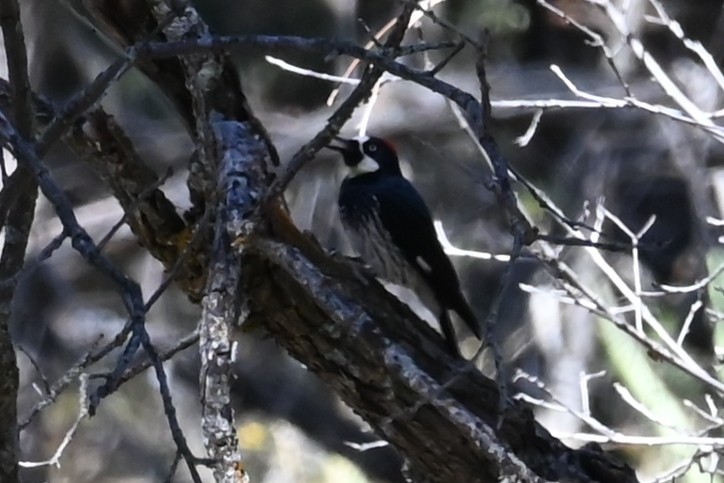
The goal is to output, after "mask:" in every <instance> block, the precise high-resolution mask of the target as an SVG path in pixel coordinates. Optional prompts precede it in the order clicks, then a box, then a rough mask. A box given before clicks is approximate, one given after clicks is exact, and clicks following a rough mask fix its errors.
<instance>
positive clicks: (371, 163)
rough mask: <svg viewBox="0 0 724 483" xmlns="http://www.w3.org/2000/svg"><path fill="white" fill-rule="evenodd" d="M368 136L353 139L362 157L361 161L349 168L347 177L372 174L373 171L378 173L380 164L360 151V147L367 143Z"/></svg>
mask: <svg viewBox="0 0 724 483" xmlns="http://www.w3.org/2000/svg"><path fill="white" fill-rule="evenodd" d="M369 139H370V138H369V136H357V137H355V138H354V140H355V141H357V146H359V151H360V154H361V155H362V160H361V161H360V162H359V163H357V164H356V165H354V166H349V167H348V169H349V176H350V177H354V176H359V175H361V174H367V173H374V172H375V171H379V169H380V164H379V163H378V162H377V161H375V160H374V159H372V158H371V157H369V156H368V155H367V154H365V152H364V151H363V150H362V146H363V145H364V144H365V143H366V142H367V141H369Z"/></svg>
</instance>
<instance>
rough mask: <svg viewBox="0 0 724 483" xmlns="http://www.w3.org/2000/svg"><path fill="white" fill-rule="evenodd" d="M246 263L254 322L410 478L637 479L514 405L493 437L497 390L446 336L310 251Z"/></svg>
mask: <svg viewBox="0 0 724 483" xmlns="http://www.w3.org/2000/svg"><path fill="white" fill-rule="evenodd" d="M287 232H288V233H292V232H293V230H291V229H289V230H287ZM244 263H245V264H246V267H247V273H248V275H247V278H246V279H245V281H244V288H245V290H246V291H247V292H248V294H249V298H250V310H251V314H250V322H252V323H254V320H255V319H262V320H263V324H264V326H265V327H266V328H267V329H268V330H269V331H270V332H271V333H272V334H273V335H274V337H275V338H276V340H277V341H278V342H279V343H280V344H281V345H283V346H284V347H285V348H286V349H287V350H288V351H289V352H290V354H292V355H293V356H294V357H296V358H297V359H299V360H300V361H302V362H303V363H304V364H305V366H306V367H308V368H309V369H310V370H311V371H313V372H315V373H316V374H318V375H319V377H321V378H322V379H324V380H325V381H326V382H327V383H328V384H329V385H331V386H332V387H333V388H334V390H335V391H336V392H337V393H338V394H339V395H340V397H341V398H342V399H343V400H344V401H345V402H346V403H347V404H348V405H349V406H350V407H352V408H353V409H354V410H355V411H356V412H357V413H358V414H359V415H360V416H362V417H363V418H364V419H365V420H366V421H367V422H368V423H370V425H371V426H372V427H373V428H374V430H375V432H376V433H377V434H378V435H379V436H380V437H382V438H383V439H385V440H387V441H389V442H390V443H391V444H392V445H393V446H394V447H395V448H396V449H397V450H398V451H400V453H402V455H403V457H404V458H405V459H406V460H407V462H408V466H409V467H410V474H416V475H426V478H427V480H428V481H440V482H443V481H444V482H449V481H469V482H478V481H480V482H483V481H499V480H500V479H501V478H503V477H508V478H512V479H513V481H542V480H554V481H600V482H612V483H613V482H633V481H637V480H636V477H635V475H634V472H633V470H632V469H631V468H630V467H628V466H626V465H625V464H622V463H620V462H618V461H617V460H616V459H615V458H614V457H612V456H610V455H607V454H605V453H603V452H602V451H600V450H599V449H597V448H595V447H589V448H585V449H581V450H577V451H576V450H572V449H570V448H568V447H566V446H565V445H563V444H562V443H561V442H560V441H558V440H556V439H555V438H553V437H552V436H551V435H550V434H549V433H548V432H547V431H546V430H545V429H544V428H543V427H542V426H540V425H539V424H538V423H537V422H536V421H535V419H534V418H533V414H532V412H530V411H529V410H528V409H526V408H524V407H522V406H521V405H519V404H517V403H516V402H514V401H509V402H508V404H507V408H506V412H505V415H504V418H503V420H502V425H501V427H500V429H496V427H497V424H498V412H497V408H498V401H499V399H498V390H497V386H496V384H495V382H494V381H492V380H491V379H489V378H487V377H485V376H483V374H481V373H480V372H479V371H478V370H476V369H472V368H465V367H464V366H462V365H461V361H460V360H459V359H454V358H452V357H450V356H449V355H448V353H447V352H446V350H445V345H444V342H443V341H442V339H441V338H440V336H439V335H438V334H437V333H435V332H434V331H433V330H432V329H431V328H429V327H428V326H427V325H425V324H424V323H423V322H421V321H420V320H419V319H417V317H415V316H414V315H413V314H412V313H411V312H410V310H409V309H408V308H407V307H406V306H405V305H403V304H401V303H400V302H399V301H397V299H395V298H394V297H392V296H391V295H390V294H389V293H388V292H387V291H386V290H385V289H384V288H383V287H381V286H380V285H379V284H378V283H377V282H376V281H375V280H374V279H371V278H368V277H366V276H364V275H363V274H361V273H359V271H358V270H356V269H355V268H354V267H350V266H349V265H348V264H346V263H338V262H336V261H334V260H332V259H330V258H328V257H326V256H325V255H324V254H323V253H322V252H321V251H320V250H319V249H316V248H314V245H313V244H311V243H308V242H307V243H305V248H304V249H299V248H295V247H294V246H291V245H290V244H289V242H288V240H287V241H285V243H280V242H273V241H269V240H260V241H258V242H257V243H255V244H254V245H253V246H252V247H250V249H249V251H248V254H247V255H246V257H245V260H244ZM259 323H260V324H261V323H262V322H259Z"/></svg>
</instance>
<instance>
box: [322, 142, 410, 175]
mask: <svg viewBox="0 0 724 483" xmlns="http://www.w3.org/2000/svg"><path fill="white" fill-rule="evenodd" d="M335 142H336V144H330V145H329V146H327V148H329V149H332V150H334V151H339V152H340V153H342V157H343V158H344V164H345V165H346V166H347V168H349V171H350V175H351V176H359V175H362V174H367V173H381V174H388V175H400V176H401V175H402V173H401V171H400V162H399V160H398V159H397V152H395V148H394V147H393V146H392V144H391V143H390V142H389V141H385V140H384V139H382V138H377V137H371V136H357V137H356V138H353V139H343V138H339V137H336V138H335Z"/></svg>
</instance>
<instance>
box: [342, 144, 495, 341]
mask: <svg viewBox="0 0 724 483" xmlns="http://www.w3.org/2000/svg"><path fill="white" fill-rule="evenodd" d="M335 139H336V141H337V143H338V144H330V145H329V146H328V148H329V149H333V150H335V151H339V152H340V153H342V156H343V157H344V164H345V165H346V166H347V168H348V170H349V174H348V176H347V177H345V179H344V181H343V182H342V186H341V188H340V191H339V212H340V218H341V219H342V224H343V225H344V228H345V231H346V232H347V234H348V236H349V238H350V241H351V242H352V246H353V247H354V248H355V250H357V252H358V253H359V255H360V256H361V258H362V260H363V261H364V262H365V263H367V264H368V265H370V266H371V267H372V269H373V270H374V271H375V272H376V274H377V275H378V276H379V277H381V278H383V279H386V280H388V281H390V282H392V283H395V284H399V285H403V286H406V287H408V288H410V289H412V290H413V291H415V292H416V293H417V295H418V297H419V298H420V299H421V300H422V301H423V302H424V303H425V304H426V305H428V308H429V309H430V310H431V311H433V313H436V315H438V317H439V320H440V327H441V328H442V331H443V334H444V336H445V339H446V341H447V343H448V345H449V346H450V350H451V351H452V352H453V353H454V354H456V355H457V354H459V350H458V345H457V341H456V339H455V333H454V331H453V327H452V322H451V320H450V315H449V313H448V311H449V310H452V311H454V312H456V313H457V314H458V315H459V316H460V318H461V319H462V320H463V322H465V324H467V326H468V327H469V328H470V330H471V331H472V332H473V334H475V336H476V337H477V338H478V339H481V332H480V326H479V324H478V321H477V319H476V318H475V315H473V312H472V310H471V309H470V306H469V305H468V303H467V302H466V300H465V297H464V296H463V294H462V291H461V289H460V282H459V281H458V277H457V275H456V273H455V269H454V268H453V266H452V263H451V262H450V260H449V259H448V257H447V255H445V252H444V251H443V248H442V246H441V245H440V242H439V241H438V239H437V235H436V233H435V228H434V226H433V223H432V216H431V215H430V210H429V209H428V207H427V205H426V204H425V201H424V200H423V199H422V197H421V196H420V194H419V193H418V192H417V190H416V189H415V187H414V186H413V185H412V183H410V182H409V181H408V180H407V179H405V178H404V177H403V176H402V172H401V171H400V164H399V161H398V158H397V153H396V152H395V149H394V147H393V146H392V145H391V144H390V143H389V142H387V141H385V140H384V139H380V138H376V137H368V136H359V137H357V138H354V139H342V138H335Z"/></svg>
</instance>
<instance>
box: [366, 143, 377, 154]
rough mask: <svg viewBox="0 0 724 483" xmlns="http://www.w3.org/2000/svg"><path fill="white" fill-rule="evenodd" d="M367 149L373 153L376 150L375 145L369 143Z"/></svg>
mask: <svg viewBox="0 0 724 483" xmlns="http://www.w3.org/2000/svg"><path fill="white" fill-rule="evenodd" d="M367 151H369V152H370V153H374V152H375V151H377V145H376V144H370V145H369V146H367Z"/></svg>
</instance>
